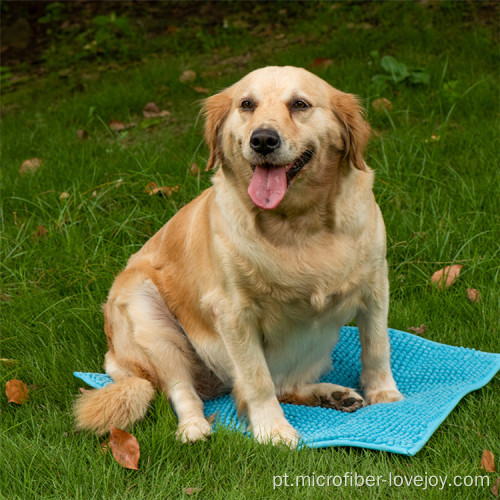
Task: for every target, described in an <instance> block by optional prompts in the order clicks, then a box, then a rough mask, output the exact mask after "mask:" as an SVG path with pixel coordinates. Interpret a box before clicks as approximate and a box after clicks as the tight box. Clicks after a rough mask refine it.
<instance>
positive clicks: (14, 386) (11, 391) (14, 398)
mask: <svg viewBox="0 0 500 500" xmlns="http://www.w3.org/2000/svg"><path fill="white" fill-rule="evenodd" d="M5 394H6V395H7V399H8V401H7V403H16V404H18V405H22V404H23V403H25V402H26V401H28V398H29V391H28V388H27V387H26V384H25V383H24V382H23V381H22V380H17V379H13V380H9V381H8V382H7V383H6V384H5Z"/></svg>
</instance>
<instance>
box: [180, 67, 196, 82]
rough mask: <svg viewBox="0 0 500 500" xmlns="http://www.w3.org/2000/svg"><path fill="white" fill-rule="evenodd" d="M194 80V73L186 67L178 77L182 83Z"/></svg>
mask: <svg viewBox="0 0 500 500" xmlns="http://www.w3.org/2000/svg"><path fill="white" fill-rule="evenodd" d="M195 80H196V73H195V72H194V71H193V70H191V69H187V70H186V71H184V73H182V75H181V76H180V77H179V81H180V82H182V83H188V82H194V81H195Z"/></svg>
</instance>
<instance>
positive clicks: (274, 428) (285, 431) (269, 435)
mask: <svg viewBox="0 0 500 500" xmlns="http://www.w3.org/2000/svg"><path fill="white" fill-rule="evenodd" d="M252 432H253V435H254V436H255V439H256V440H257V441H258V442H259V443H272V444H285V445H286V446H288V447H289V448H295V447H296V446H297V444H298V443H299V439H300V436H299V433H298V432H297V431H296V430H295V429H294V428H293V427H292V426H291V425H290V424H289V423H288V422H287V421H286V420H285V421H284V422H281V423H279V424H278V425H276V424H274V425H273V424H266V423H263V424H259V425H256V426H253V427H252Z"/></svg>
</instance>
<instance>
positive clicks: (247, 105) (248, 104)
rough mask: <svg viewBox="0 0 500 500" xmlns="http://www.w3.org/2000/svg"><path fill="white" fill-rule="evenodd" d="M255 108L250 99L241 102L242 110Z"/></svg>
mask: <svg viewBox="0 0 500 500" xmlns="http://www.w3.org/2000/svg"><path fill="white" fill-rule="evenodd" d="M254 107H255V105H254V103H253V102H252V101H250V100H248V99H245V100H244V101H241V108H242V109H247V110H251V109H253V108H254Z"/></svg>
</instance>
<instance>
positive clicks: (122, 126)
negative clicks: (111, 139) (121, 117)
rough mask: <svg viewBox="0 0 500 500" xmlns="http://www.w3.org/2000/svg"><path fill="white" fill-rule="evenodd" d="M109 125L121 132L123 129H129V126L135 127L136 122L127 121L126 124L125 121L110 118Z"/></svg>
mask: <svg viewBox="0 0 500 500" xmlns="http://www.w3.org/2000/svg"><path fill="white" fill-rule="evenodd" d="M108 126H109V128H110V129H111V130H114V131H115V132H121V131H122V130H127V129H129V128H132V127H135V123H127V125H125V124H124V123H122V122H119V121H118V120H110V122H109V124H108Z"/></svg>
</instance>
